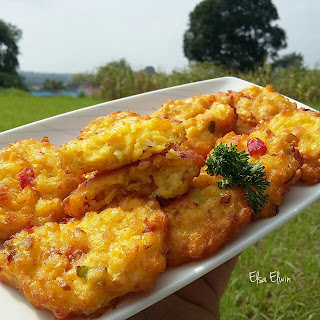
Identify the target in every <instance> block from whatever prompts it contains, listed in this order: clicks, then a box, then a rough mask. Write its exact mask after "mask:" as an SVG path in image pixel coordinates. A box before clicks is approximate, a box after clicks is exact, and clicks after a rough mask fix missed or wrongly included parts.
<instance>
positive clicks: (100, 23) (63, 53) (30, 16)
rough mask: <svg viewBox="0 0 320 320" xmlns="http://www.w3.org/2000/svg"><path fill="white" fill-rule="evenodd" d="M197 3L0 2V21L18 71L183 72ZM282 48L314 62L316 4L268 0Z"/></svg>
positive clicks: (318, 44) (318, 36)
mask: <svg viewBox="0 0 320 320" xmlns="http://www.w3.org/2000/svg"><path fill="white" fill-rule="evenodd" d="M200 2H201V1H199V0H183V1H182V0H162V1H150V0H136V1H132V0H118V1H114V0H112V1H111V0H91V1H89V0H77V1H75V0H68V1H65V0H45V1H39V0H28V1H24V0H0V19H3V20H5V21H7V22H10V23H12V24H14V25H17V26H18V27H19V28H20V29H22V31H23V39H22V40H21V41H20V43H19V45H20V51H21V55H20V56H19V61H20V69H21V70H24V71H39V72H72V73H76V72H86V71H93V70H94V69H95V68H96V67H98V66H100V65H103V64H105V63H108V62H110V61H112V60H118V59H120V58H125V59H126V60H127V61H128V62H129V63H130V65H131V66H132V67H133V68H134V69H136V70H137V69H141V68H144V67H145V66H148V65H152V66H154V67H155V68H156V70H158V71H160V70H161V71H165V72H170V71H172V69H179V68H183V67H184V66H186V65H187V63H188V61H187V59H186V58H185V57H184V55H183V49H182V44H183V33H184V32H185V30H186V29H187V24H188V19H189V13H190V12H191V11H192V10H193V9H194V7H195V6H196V5H197V4H198V3H200ZM273 3H274V4H275V5H276V7H277V9H278V14H279V16H280V20H279V21H277V24H279V25H280V26H281V27H282V28H284V29H285V31H286V32H287V37H288V48H287V49H285V50H283V51H282V52H280V54H281V53H283V54H285V53H288V52H292V51H295V52H298V53H302V54H303V56H304V58H305V63H306V64H307V65H308V66H309V67H315V66H318V64H320V56H319V54H318V53H319V51H320V33H319V31H318V30H319V29H320V28H319V26H320V19H319V16H320V2H318V1H314V0H304V1H298V0H274V1H273Z"/></svg>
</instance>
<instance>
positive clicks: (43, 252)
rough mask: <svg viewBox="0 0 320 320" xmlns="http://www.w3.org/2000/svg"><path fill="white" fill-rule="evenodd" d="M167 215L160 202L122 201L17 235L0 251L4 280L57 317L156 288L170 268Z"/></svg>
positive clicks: (0, 273)
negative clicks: (130, 293) (79, 217)
mask: <svg viewBox="0 0 320 320" xmlns="http://www.w3.org/2000/svg"><path fill="white" fill-rule="evenodd" d="M167 229H168V217H167V216H166V215H165V214H164V213H163V212H162V211H161V210H160V209H159V205H158V203H157V202H156V201H154V200H150V199H146V200H143V199H139V198H134V197H128V198H125V199H123V200H121V201H120V203H119V206H116V207H113V208H108V209H106V210H105V211H102V212H101V213H100V214H98V213H96V212H89V213H87V214H86V215H85V216H84V217H83V219H81V220H74V219H71V220H70V221H68V222H67V223H66V224H58V223H46V224H45V225H43V226H40V227H33V228H31V229H28V230H24V231H22V232H20V233H18V234H16V235H15V236H14V237H13V238H12V239H10V240H8V241H6V242H5V245H4V246H5V249H4V250H2V251H1V252H0V280H1V281H2V282H4V283H6V284H9V285H12V286H14V287H16V288H17V289H19V290H21V291H22V292H23V294H24V295H25V296H26V298H27V299H28V300H29V302H30V303H32V304H33V305H34V307H36V308H37V309H43V308H44V309H49V310H51V311H53V312H54V314H55V316H56V317H57V318H59V319H62V318H65V317H67V316H77V315H83V316H88V315H90V314H92V313H94V312H96V311H97V310H101V309H102V308H105V307H107V306H109V305H110V303H112V302H113V301H114V299H115V298H117V297H121V296H123V295H125V294H126V293H128V292H137V291H144V290H147V289H149V288H150V287H152V286H153V285H154V283H155V281H156V279H157V277H158V276H159V275H160V274H161V273H162V272H163V271H164V269H165V265H166V251H167V245H166V238H167Z"/></svg>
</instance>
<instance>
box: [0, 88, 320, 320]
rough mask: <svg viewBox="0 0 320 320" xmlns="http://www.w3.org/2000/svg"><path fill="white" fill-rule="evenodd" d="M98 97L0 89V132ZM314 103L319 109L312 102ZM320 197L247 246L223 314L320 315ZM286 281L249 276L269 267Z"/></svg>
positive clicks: (270, 319)
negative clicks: (257, 280) (44, 95)
mask: <svg viewBox="0 0 320 320" xmlns="http://www.w3.org/2000/svg"><path fill="white" fill-rule="evenodd" d="M99 102H101V100H99V99H94V98H92V97H84V98H71V97H53V98H42V97H32V96H30V95H28V94H25V93H22V92H17V91H14V90H13V91H12V90H11V91H10V90H9V91H8V90H7V91H5V92H0V131H3V130H7V129H10V128H13V127H17V126H20V125H23V124H26V123H29V122H33V121H36V120H40V119H43V118H46V117H49V116H53V115H56V114H60V113H64V112H67V111H71V110H75V109H78V108H82V107H85V106H89V105H93V104H96V103H99ZM312 107H314V108H317V109H318V110H320V108H319V107H317V106H316V105H312ZM319 212H320V201H318V202H316V203H314V204H313V205H311V206H310V207H309V208H307V209H306V210H304V211H303V212H302V213H300V214H299V215H298V216H297V217H295V218H294V219H292V220H291V221H290V222H288V223H286V224H285V225H284V226H282V227H281V228H279V229H278V230H276V231H274V232H273V233H271V234H270V235H268V236H267V237H265V238H264V239H262V240H260V241H259V242H258V243H256V244H255V245H253V246H251V247H250V248H248V249H247V250H245V251H244V252H243V253H242V254H241V256H240V258H239V261H238V264H237V266H236V269H235V270H234V273H233V275H232V277H231V280H230V283H229V286H228V288H227V291H226V292H225V295H224V297H223V299H222V301H221V319H222V320H229V319H231V320H233V319H253V320H258V319H259V320H260V319H263V320H275V319H283V320H286V319H301V320H305V319H308V320H311V319H320V302H319V297H320V291H319V287H320V267H319V266H320V237H319V235H320V215H319ZM275 270H276V271H280V274H281V276H284V275H286V276H287V277H290V278H291V282H290V283H281V284H279V285H278V284H276V283H270V282H269V283H262V284H259V285H257V284H255V283H251V282H250V281H249V272H251V271H259V273H260V275H261V276H266V277H267V276H268V275H269V273H270V272H272V271H275Z"/></svg>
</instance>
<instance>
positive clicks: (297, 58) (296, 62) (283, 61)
mask: <svg viewBox="0 0 320 320" xmlns="http://www.w3.org/2000/svg"><path fill="white" fill-rule="evenodd" d="M271 66H272V68H274V69H276V68H283V69H288V68H292V67H295V68H303V55H302V54H301V53H296V52H292V53H289V54H285V55H283V56H282V57H280V58H276V59H274V61H273V62H272V64H271Z"/></svg>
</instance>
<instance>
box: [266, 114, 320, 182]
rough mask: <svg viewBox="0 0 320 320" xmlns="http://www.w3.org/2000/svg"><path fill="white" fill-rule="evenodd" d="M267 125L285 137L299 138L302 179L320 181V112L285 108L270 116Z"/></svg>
mask: <svg viewBox="0 0 320 320" xmlns="http://www.w3.org/2000/svg"><path fill="white" fill-rule="evenodd" d="M267 126H268V127H269V128H270V129H271V130H272V131H273V132H274V133H275V134H276V135H279V136H281V137H283V138H285V139H293V140H297V148H298V150H299V152H300V154H301V155H302V160H303V165H302V168H301V178H300V179H301V180H302V181H304V182H306V183H309V184H314V183H318V182H319V181H320V113H319V112H316V111H311V110H303V109H298V110H290V109H287V110H284V111H282V112H281V113H279V114H278V115H276V116H274V117H273V118H270V119H269V121H268V123H267Z"/></svg>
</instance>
